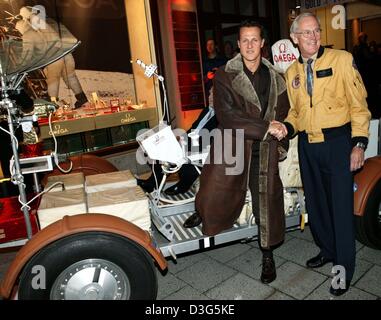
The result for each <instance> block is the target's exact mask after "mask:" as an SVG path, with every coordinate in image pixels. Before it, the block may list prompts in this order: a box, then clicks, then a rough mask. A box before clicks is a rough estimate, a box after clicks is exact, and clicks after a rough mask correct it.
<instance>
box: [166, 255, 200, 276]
mask: <svg viewBox="0 0 381 320" xmlns="http://www.w3.org/2000/svg"><path fill="white" fill-rule="evenodd" d="M206 257H207V255H205V253H203V252H194V253H190V254H186V255H180V256H178V257H177V260H176V261H174V260H173V259H169V260H168V270H169V272H170V273H173V274H176V273H178V272H180V271H183V270H184V269H186V268H189V267H190V266H192V265H194V264H195V263H197V262H199V261H201V260H203V259H205V258H206Z"/></svg>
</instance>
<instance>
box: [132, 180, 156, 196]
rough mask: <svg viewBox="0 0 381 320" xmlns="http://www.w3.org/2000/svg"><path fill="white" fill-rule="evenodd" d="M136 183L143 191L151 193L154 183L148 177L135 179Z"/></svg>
mask: <svg viewBox="0 0 381 320" xmlns="http://www.w3.org/2000/svg"><path fill="white" fill-rule="evenodd" d="M136 183H137V184H138V186H139V187H141V188H142V189H143V190H144V191H145V192H148V193H151V192H152V191H153V190H154V189H155V184H154V183H152V181H150V179H147V180H143V179H136Z"/></svg>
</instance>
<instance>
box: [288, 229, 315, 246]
mask: <svg viewBox="0 0 381 320" xmlns="http://www.w3.org/2000/svg"><path fill="white" fill-rule="evenodd" d="M290 234H291V235H292V236H293V237H295V238H298V239H302V240H306V241H309V242H314V238H313V237H312V233H311V229H310V228H309V227H308V226H306V227H305V228H304V230H303V231H301V230H295V231H291V232H290Z"/></svg>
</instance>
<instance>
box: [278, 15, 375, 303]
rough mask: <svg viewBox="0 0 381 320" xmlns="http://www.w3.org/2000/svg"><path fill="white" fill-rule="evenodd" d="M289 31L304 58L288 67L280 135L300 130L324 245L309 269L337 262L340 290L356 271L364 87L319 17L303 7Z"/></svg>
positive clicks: (317, 231) (309, 197)
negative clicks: (325, 36) (356, 175)
mask: <svg viewBox="0 0 381 320" xmlns="http://www.w3.org/2000/svg"><path fill="white" fill-rule="evenodd" d="M290 33H291V38H292V40H293V41H294V42H295V43H296V44H297V45H298V47H299V50H300V54H301V56H300V58H299V59H298V61H295V62H294V63H293V64H292V65H291V66H290V67H289V69H288V70H287V73H286V82H287V91H288V96H289V99H290V105H291V107H290V110H289V113H288V116H287V118H286V119H285V121H284V124H283V126H280V128H281V129H279V133H278V135H277V138H278V139H281V138H282V137H283V136H285V135H286V134H287V135H288V136H290V137H291V136H294V135H296V134H297V133H298V134H299V145H298V150H299V162H300V169H301V175H302V181H303V187H304V192H305V198H306V206H307V212H308V215H309V222H310V227H311V231H312V234H313V237H314V239H315V242H316V244H317V246H318V247H319V249H320V252H319V254H318V255H317V256H316V257H313V258H312V259H310V260H308V261H307V267H309V268H318V267H322V266H323V265H325V264H326V263H329V262H333V264H334V265H335V266H338V267H336V268H335V269H334V270H336V271H337V274H336V275H337V277H335V278H334V281H332V285H331V288H330V292H331V294H333V295H336V296H338V295H342V294H343V293H345V292H346V291H347V290H348V288H349V285H350V282H351V280H352V277H353V273H354V269H355V253H356V251H355V231H354V221H353V173H352V172H353V171H355V170H357V169H360V168H361V167H362V166H363V164H364V151H365V149H366V146H367V143H368V136H369V121H370V112H369V110H368V107H367V103H366V96H367V93H366V90H365V88H364V84H363V82H362V79H361V76H360V74H359V72H358V70H357V67H356V65H355V63H354V60H353V57H352V55H351V54H350V53H348V52H346V51H343V50H333V49H328V48H324V47H322V46H321V41H320V34H321V29H320V24H319V21H318V19H317V18H316V16H314V15H313V14H312V13H302V14H301V15H299V16H298V17H297V18H296V19H295V20H294V22H293V24H292V26H291V29H290ZM340 266H341V267H340ZM344 271H345V272H344ZM344 275H345V277H343V276H344ZM336 278H339V279H342V280H343V281H342V283H336V282H335V281H336ZM344 279H345V281H344Z"/></svg>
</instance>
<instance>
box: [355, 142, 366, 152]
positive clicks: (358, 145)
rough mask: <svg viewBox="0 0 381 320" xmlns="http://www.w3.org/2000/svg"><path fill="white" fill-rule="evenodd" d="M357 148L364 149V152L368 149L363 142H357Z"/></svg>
mask: <svg viewBox="0 0 381 320" xmlns="http://www.w3.org/2000/svg"><path fill="white" fill-rule="evenodd" d="M355 147H357V148H361V149H363V150H365V149H366V146H365V143H363V142H357V143H356V145H355Z"/></svg>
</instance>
